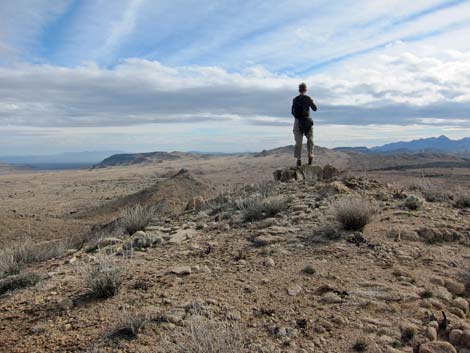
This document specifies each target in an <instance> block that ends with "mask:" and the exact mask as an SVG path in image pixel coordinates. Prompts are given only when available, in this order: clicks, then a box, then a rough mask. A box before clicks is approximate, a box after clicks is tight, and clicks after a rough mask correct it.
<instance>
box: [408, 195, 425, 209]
mask: <svg viewBox="0 0 470 353" xmlns="http://www.w3.org/2000/svg"><path fill="white" fill-rule="evenodd" d="M422 205H423V201H422V200H421V199H420V198H419V197H418V196H415V195H409V196H407V197H406V199H405V202H404V203H403V207H405V208H406V209H408V210H411V211H415V210H419V209H420V208H421V206H422Z"/></svg>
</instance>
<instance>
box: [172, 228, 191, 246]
mask: <svg viewBox="0 0 470 353" xmlns="http://www.w3.org/2000/svg"><path fill="white" fill-rule="evenodd" d="M196 235H197V231H196V230H195V229H180V230H178V231H177V232H176V233H174V234H172V235H171V237H170V238H169V240H168V244H181V243H182V242H184V241H185V240H188V239H191V238H193V237H195V236H196Z"/></svg>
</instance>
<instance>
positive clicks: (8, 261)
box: [0, 237, 68, 278]
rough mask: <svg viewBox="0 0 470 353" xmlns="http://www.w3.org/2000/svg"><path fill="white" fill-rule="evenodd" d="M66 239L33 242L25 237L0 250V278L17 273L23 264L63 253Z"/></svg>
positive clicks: (66, 244)
mask: <svg viewBox="0 0 470 353" xmlns="http://www.w3.org/2000/svg"><path fill="white" fill-rule="evenodd" d="M67 246H68V242H67V240H54V241H48V242H44V243H39V244H37V243H35V242H34V241H33V240H32V239H31V238H29V237H26V238H24V239H22V240H21V241H17V242H15V243H14V244H12V245H11V246H9V247H7V248H5V249H2V250H0V278H3V277H5V276H8V275H12V274H16V273H19V272H20V271H21V270H22V269H23V267H24V266H25V265H28V264H34V263H39V262H43V261H46V260H49V259H52V258H57V257H61V256H63V255H64V253H65V251H66V249H67Z"/></svg>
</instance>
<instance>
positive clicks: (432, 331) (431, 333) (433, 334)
mask: <svg viewBox="0 0 470 353" xmlns="http://www.w3.org/2000/svg"><path fill="white" fill-rule="evenodd" d="M426 337H427V338H429V340H430V341H435V340H437V330H436V328H434V327H431V326H428V327H427V329H426Z"/></svg>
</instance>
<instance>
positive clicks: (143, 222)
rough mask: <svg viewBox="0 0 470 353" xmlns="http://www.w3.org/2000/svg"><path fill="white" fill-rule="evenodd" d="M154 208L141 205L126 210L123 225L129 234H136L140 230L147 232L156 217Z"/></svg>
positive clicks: (123, 215)
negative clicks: (146, 229)
mask: <svg viewBox="0 0 470 353" xmlns="http://www.w3.org/2000/svg"><path fill="white" fill-rule="evenodd" d="M154 213H155V210H154V208H153V207H144V206H142V205H140V204H138V205H136V206H134V207H128V208H126V209H125V210H124V211H123V212H122V215H121V223H122V225H123V227H124V229H125V230H126V232H127V233H129V234H131V235H132V234H134V233H135V232H137V231H138V230H145V227H147V226H148V225H149V224H150V222H151V221H152V218H153V216H154Z"/></svg>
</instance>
